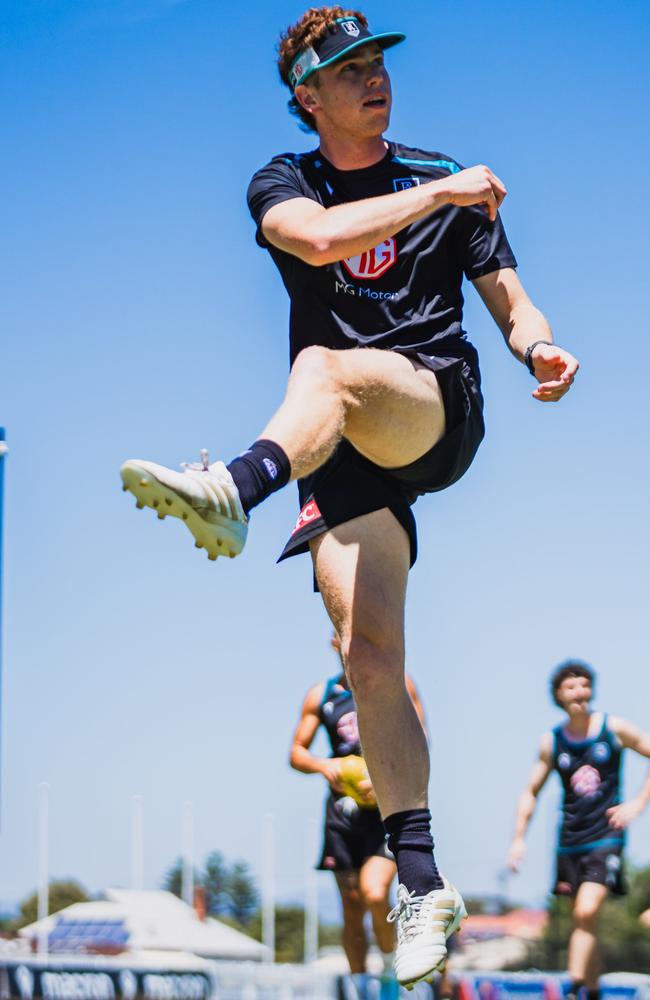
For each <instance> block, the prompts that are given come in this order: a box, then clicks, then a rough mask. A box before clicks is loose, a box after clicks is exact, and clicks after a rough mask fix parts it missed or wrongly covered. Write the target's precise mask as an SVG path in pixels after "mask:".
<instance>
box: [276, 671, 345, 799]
mask: <svg viewBox="0 0 650 1000" xmlns="http://www.w3.org/2000/svg"><path fill="white" fill-rule="evenodd" d="M322 697H323V685H322V684H316V685H314V687H313V688H310V690H309V691H308V692H307V696H306V698H305V700H304V702H303V703H302V708H301V710H300V719H299V720H298V725H297V726H296V730H295V732H294V734H293V738H292V740H291V752H290V754H289V763H290V764H291V767H293V768H294V769H295V770H296V771H302V773H303V774H322V775H323V777H324V778H325V779H326V780H327V781H328V782H329V784H330V786H331V788H332V789H333V790H334V791H335V792H342V791H343V786H342V785H341V764H340V761H339V760H337V759H336V758H335V757H316V756H315V754H313V753H312V752H311V750H310V749H309V748H310V746H311V745H312V743H313V742H314V737H315V736H316V732H317V730H318V727H319V726H320V717H319V714H318V708H319V705H320V702H321V698H322Z"/></svg>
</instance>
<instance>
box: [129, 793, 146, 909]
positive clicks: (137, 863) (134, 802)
mask: <svg viewBox="0 0 650 1000" xmlns="http://www.w3.org/2000/svg"><path fill="white" fill-rule="evenodd" d="M131 888H132V889H136V890H137V891H138V892H141V891H142V889H143V888H144V799H143V798H142V796H141V795H133V796H132V797H131Z"/></svg>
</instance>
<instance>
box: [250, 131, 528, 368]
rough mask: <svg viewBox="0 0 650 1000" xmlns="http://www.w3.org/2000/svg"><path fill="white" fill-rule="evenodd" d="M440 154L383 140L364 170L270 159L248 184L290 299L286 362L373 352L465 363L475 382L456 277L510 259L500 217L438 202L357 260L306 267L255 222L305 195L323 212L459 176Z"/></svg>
mask: <svg viewBox="0 0 650 1000" xmlns="http://www.w3.org/2000/svg"><path fill="white" fill-rule="evenodd" d="M460 169H461V167H460V166H459V164H458V163H456V162H455V160H452V159H450V157H448V156H445V155H444V154H442V153H432V152H426V151H424V150H421V149H411V148H409V147H406V146H402V145H400V144H398V143H395V142H389V143H388V148H387V151H386V155H385V157H384V158H383V159H382V160H380V161H379V162H378V163H375V164H373V165H372V166H371V167H365V168H363V169H361V170H338V169H337V168H336V167H334V166H333V165H332V164H331V163H329V162H328V160H326V159H325V157H324V156H322V154H321V153H320V152H319V150H314V151H312V152H310V153H304V154H294V153H285V154H282V155H281V156H276V157H274V158H273V159H272V160H271V162H270V163H268V164H267V165H266V166H265V167H263V168H262V169H261V170H258V172H257V173H256V174H255V176H254V177H253V179H252V181H251V183H250V186H249V189H248V205H249V208H250V211H251V214H252V216H253V218H254V220H255V222H256V224H257V241H258V243H259V245H260V246H262V247H266V249H268V251H269V253H270V254H271V257H272V258H273V260H274V262H275V264H276V265H277V267H278V269H279V271H280V274H281V275H282V280H283V282H284V284H285V287H286V289H287V291H288V293H289V296H290V299H291V318H290V344H291V363H293V361H294V359H295V357H296V355H297V354H298V353H299V351H301V350H302V349H303V348H305V347H309V346H311V345H314V344H318V345H320V346H322V347H329V348H334V349H339V350H340V349H345V348H349V347H379V348H384V349H389V350H399V351H408V352H416V353H419V354H422V355H425V356H426V357H427V358H435V362H434V363H433V364H432V365H431V367H434V368H435V367H439V368H441V367H445V366H446V365H447V364H450V363H452V362H453V361H454V360H457V359H459V358H462V359H464V360H465V361H466V362H467V363H468V364H469V365H470V366H471V368H472V370H473V371H474V376H475V379H476V381H477V383H478V381H479V371H478V358H477V354H476V350H475V348H474V347H473V346H472V345H471V344H470V343H469V342H468V341H467V339H466V334H465V332H464V331H463V328H462V320H463V295H462V291H461V285H462V280H463V274H464V275H465V276H466V277H467V278H470V279H474V278H478V277H480V276H481V275H484V274H489V273H490V272H492V271H497V270H499V269H501V268H504V267H516V266H517V262H516V260H515V258H514V255H513V253H512V250H511V249H510V246H509V244H508V240H507V239H506V235H505V232H504V229H503V226H502V224H501V220H500V219H497V220H496V222H490V220H489V219H488V217H487V215H486V213H485V211H484V210H483V209H482V208H479V207H478V206H473V207H471V208H458V207H456V206H455V205H445V206H443V207H442V208H440V209H438V211H436V212H433V213H431V214H429V215H427V216H425V217H424V218H423V219H419V220H418V221H417V222H414V223H412V224H411V225H410V226H407V227H406V228H405V229H402V230H401V231H400V232H398V233H397V234H396V235H395V236H394V237H391V238H390V239H387V240H384V242H383V243H381V244H380V245H379V246H377V247H375V248H374V249H372V250H368V251H366V252H365V253H362V254H359V255H358V256H356V257H350V258H348V259H347V260H342V261H337V262H336V263H333V264H325V265H322V266H320V267H316V266H313V265H311V264H306V263H305V262H304V261H302V260H300V258H298V257H296V256H294V255H293V254H290V253H285V252H284V251H282V250H278V249H277V247H274V246H271V245H270V244H269V243H268V242H267V241H266V240H265V238H264V235H263V233H262V230H261V222H262V219H263V217H264V215H265V213H266V212H267V211H268V210H269V209H270V208H272V207H273V206H274V205H278V204H280V203H281V202H284V201H288V200H290V199H292V198H310V199H311V200H312V201H316V202H318V203H319V204H320V205H323V206H324V207H325V208H330V207H331V206H332V205H340V204H344V203H346V202H350V201H358V200H361V199H363V198H371V197H374V196H377V195H384V194H390V193H392V192H394V191H402V190H404V189H405V188H410V187H413V186H415V185H420V184H425V183H427V182H428V181H433V180H439V179H440V178H442V177H446V176H448V175H449V174H453V173H457V172H458V171H459V170H460Z"/></svg>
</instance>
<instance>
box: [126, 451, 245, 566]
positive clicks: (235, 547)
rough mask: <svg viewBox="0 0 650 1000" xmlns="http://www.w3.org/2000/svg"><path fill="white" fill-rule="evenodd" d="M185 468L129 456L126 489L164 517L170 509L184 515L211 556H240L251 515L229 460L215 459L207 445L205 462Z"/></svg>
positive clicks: (140, 503) (199, 544)
mask: <svg viewBox="0 0 650 1000" xmlns="http://www.w3.org/2000/svg"><path fill="white" fill-rule="evenodd" d="M183 470H184V471H183V472H174V470H173V469H167V468H166V467H165V466H164V465H156V463H155V462H143V461H141V460H140V459H129V461H128V462H125V463H124V465H123V466H122V468H121V469H120V475H121V476H122V483H123V486H122V489H123V490H130V491H131V493H133V495H134V496H135V498H136V501H137V502H136V506H137V507H140V508H142V507H151V508H152V509H153V510H156V511H157V512H158V517H159V518H160V520H161V521H162V520H164V519H165V517H166V516H167V514H171V516H172V517H178V518H180V519H181V520H182V521H184V522H185V524H186V525H187V527H188V528H189V529H190V531H191V532H192V534H193V535H194V539H195V543H194V544H195V545H196V547H197V549H206V551H207V553H208V559H216V558H217V556H230V558H231V559H234V557H235V556H238V555H239V553H240V552H241V551H242V549H243V548H244V543H245V542H246V533H247V531H248V518H247V517H246V515H245V514H244V509H243V507H242V505H241V501H240V499H239V491H238V489H237V487H236V486H235V483H234V481H233V478H232V476H231V475H230V473H229V472H228V470H227V468H226V466H225V465H224V464H223V462H213V463H212V465H210V464H209V461H208V453H207V451H205V449H203V450H202V451H201V462H200V463H199V462H195V463H187V462H184V463H183Z"/></svg>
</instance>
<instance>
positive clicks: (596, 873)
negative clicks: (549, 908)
mask: <svg viewBox="0 0 650 1000" xmlns="http://www.w3.org/2000/svg"><path fill="white" fill-rule="evenodd" d="M622 862H623V848H622V847H621V846H611V847H602V848H598V849H597V850H595V851H581V852H580V853H576V854H563V853H559V852H558V855H557V869H556V876H555V884H554V886H553V892H554V893H555V895H556V896H575V894H576V893H577V891H578V889H579V888H580V886H581V885H582V883H583V882H597V883H598V884H599V885H606V886H607V888H608V889H609V890H610V891H611V892H613V893H614V895H615V896H624V895H625V894H626V892H627V888H626V885H625V879H624V878H623V864H622Z"/></svg>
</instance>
